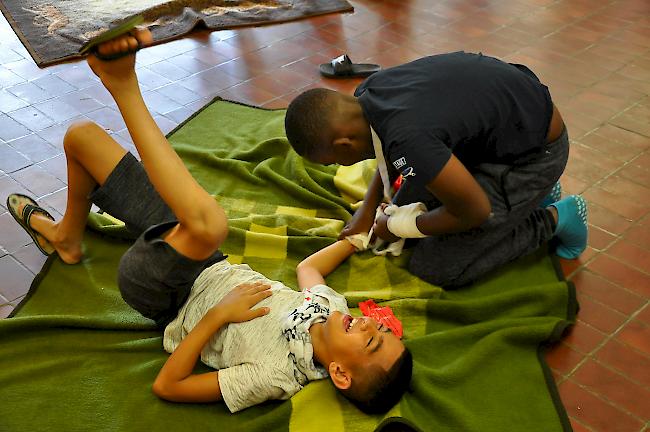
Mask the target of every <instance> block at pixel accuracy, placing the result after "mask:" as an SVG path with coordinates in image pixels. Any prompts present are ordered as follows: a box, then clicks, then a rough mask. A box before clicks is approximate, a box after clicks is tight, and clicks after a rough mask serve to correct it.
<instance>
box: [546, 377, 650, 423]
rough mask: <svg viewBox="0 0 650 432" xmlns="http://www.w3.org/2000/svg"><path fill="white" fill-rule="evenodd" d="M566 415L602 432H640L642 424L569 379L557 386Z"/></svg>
mask: <svg viewBox="0 0 650 432" xmlns="http://www.w3.org/2000/svg"><path fill="white" fill-rule="evenodd" d="M559 390H560V396H561V397H562V401H563V402H564V405H565V407H566V410H567V412H568V414H569V415H570V416H572V417H574V418H576V419H577V420H578V421H580V422H581V423H583V424H585V425H587V426H588V427H590V428H593V429H594V430H596V431H602V432H630V431H640V430H641V427H642V426H643V423H642V422H641V421H640V420H638V419H636V418H635V417H632V416H631V415H629V414H626V413H625V412H624V411H622V410H620V409H619V408H616V407H615V406H613V405H611V404H610V403H608V402H606V401H605V400H603V399H602V398H600V397H598V396H596V395H594V394H593V393H592V392H590V391H587V390H585V389H584V388H582V387H581V386H579V385H578V384H576V382H575V381H573V380H571V379H569V380H566V381H564V382H563V383H562V384H560V386H559Z"/></svg>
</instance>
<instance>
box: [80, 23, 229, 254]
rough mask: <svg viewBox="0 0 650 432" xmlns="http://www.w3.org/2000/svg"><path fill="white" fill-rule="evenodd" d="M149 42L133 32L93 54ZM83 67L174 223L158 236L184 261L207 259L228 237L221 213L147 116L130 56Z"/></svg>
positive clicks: (95, 61)
mask: <svg viewBox="0 0 650 432" xmlns="http://www.w3.org/2000/svg"><path fill="white" fill-rule="evenodd" d="M151 40H152V37H151V33H150V32H149V31H148V30H137V31H134V32H132V34H130V35H125V36H122V37H119V38H117V39H114V40H112V41H108V42H106V43H104V44H102V45H100V46H99V50H100V52H101V53H102V54H104V55H112V54H120V53H125V52H128V51H130V50H133V49H135V48H136V47H137V45H138V43H140V44H141V45H147V44H149V43H151ZM88 65H89V66H90V67H91V69H92V70H93V72H95V74H96V75H97V76H98V77H99V78H100V79H101V81H102V83H103V84H104V86H105V87H106V89H107V90H108V91H109V92H110V93H111V95H112V96H113V99H115V102H116V103H117V106H118V108H119V109H120V112H121V113H122V117H123V118H124V122H125V123H126V126H127V128H128V130H129V133H130V134H131V138H133V143H134V144H135V146H136V148H137V149H138V153H139V154H140V157H141V158H142V163H143V166H144V169H145V171H146V173H147V176H148V177H149V180H150V181H151V184H152V185H153V187H154V188H155V189H156V191H157V192H158V194H159V195H160V197H161V198H162V199H163V201H164V202H165V203H166V204H167V206H169V208H170V209H171V210H172V212H173V213H174V215H175V216H176V218H177V219H178V224H177V225H176V226H175V227H174V228H172V229H170V230H169V231H168V232H167V233H165V234H163V235H162V236H161V237H162V238H163V239H164V241H165V242H167V243H168V244H169V245H170V246H171V247H173V248H174V249H175V250H176V251H177V252H179V253H180V254H182V255H184V256H186V257H188V258H191V259H194V260H204V259H206V258H209V257H210V256H212V255H213V254H214V252H215V251H216V250H217V249H218V247H219V245H220V244H221V243H222V242H223V241H224V239H225V238H226V236H227V234H228V220H227V219H226V214H225V212H224V210H223V209H222V208H221V207H220V206H219V205H218V204H217V202H216V201H215V200H214V198H212V197H211V196H210V195H209V194H208V193H207V192H206V191H205V190H204V189H203V188H202V187H201V186H200V185H199V184H198V183H197V182H196V180H195V179H194V178H193V177H192V176H191V174H190V173H189V171H188V170H187V168H186V167H185V165H184V164H183V161H182V160H181V159H180V157H179V156H178V155H177V154H176V152H174V150H173V149H172V147H171V146H170V144H169V142H168V141H167V138H166V137H165V135H164V134H163V133H162V132H161V130H160V128H159V127H158V125H157V124H156V122H155V121H154V119H153V117H152V116H151V113H150V112H149V110H148V109H147V106H146V105H145V103H144V99H143V97H142V94H141V92H140V87H139V85H138V80H137V77H136V74H135V68H134V65H135V55H127V56H125V57H122V58H120V59H118V60H114V61H110V62H105V61H102V60H100V59H98V58H97V57H95V56H93V55H91V56H89V57H88Z"/></svg>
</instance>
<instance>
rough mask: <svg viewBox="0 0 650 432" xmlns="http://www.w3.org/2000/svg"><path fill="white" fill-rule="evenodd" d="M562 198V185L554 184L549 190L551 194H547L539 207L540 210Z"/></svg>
mask: <svg viewBox="0 0 650 432" xmlns="http://www.w3.org/2000/svg"><path fill="white" fill-rule="evenodd" d="M561 198H562V185H561V184H560V182H557V183H555V186H553V189H551V192H549V194H548V195H546V197H545V198H544V200H543V201H542V203H541V204H540V206H541V207H542V208H546V207H548V206H550V205H551V204H553V203H555V202H558V201H559V200H560V199H561Z"/></svg>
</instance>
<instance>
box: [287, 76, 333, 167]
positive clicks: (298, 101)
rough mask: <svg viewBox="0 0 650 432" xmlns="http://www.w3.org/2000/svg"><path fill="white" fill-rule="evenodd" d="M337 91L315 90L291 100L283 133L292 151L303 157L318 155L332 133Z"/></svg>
mask: <svg viewBox="0 0 650 432" xmlns="http://www.w3.org/2000/svg"><path fill="white" fill-rule="evenodd" d="M335 93H336V92H334V91H333V90H329V89H325V88H315V89H311V90H307V91H306V92H304V93H301V94H299V95H298V96H296V98H295V99H294V100H293V101H291V103H290V104H289V107H288V108H287V114H286V116H285V117H284V130H285V132H286V134H287V139H288V140H289V143H290V144H291V146H292V147H293V149H294V150H295V151H296V153H298V154H299V155H300V156H303V157H304V156H309V155H312V154H314V153H315V151H316V149H317V148H318V147H320V146H321V145H322V144H321V143H322V142H323V141H324V140H325V138H326V137H327V134H328V133H329V131H330V130H331V126H330V121H331V119H332V110H333V95H334V94H335Z"/></svg>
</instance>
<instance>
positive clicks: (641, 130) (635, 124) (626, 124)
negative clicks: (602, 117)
mask: <svg viewBox="0 0 650 432" xmlns="http://www.w3.org/2000/svg"><path fill="white" fill-rule="evenodd" d="M608 123H610V124H613V125H614V126H618V127H620V128H622V129H626V130H629V131H632V132H636V133H638V134H640V135H645V136H650V125H649V124H648V122H647V121H645V120H640V119H638V118H637V117H636V116H631V115H629V114H627V112H625V113H622V114H619V115H617V116H616V117H614V118H612V119H611V120H609V121H608Z"/></svg>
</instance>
